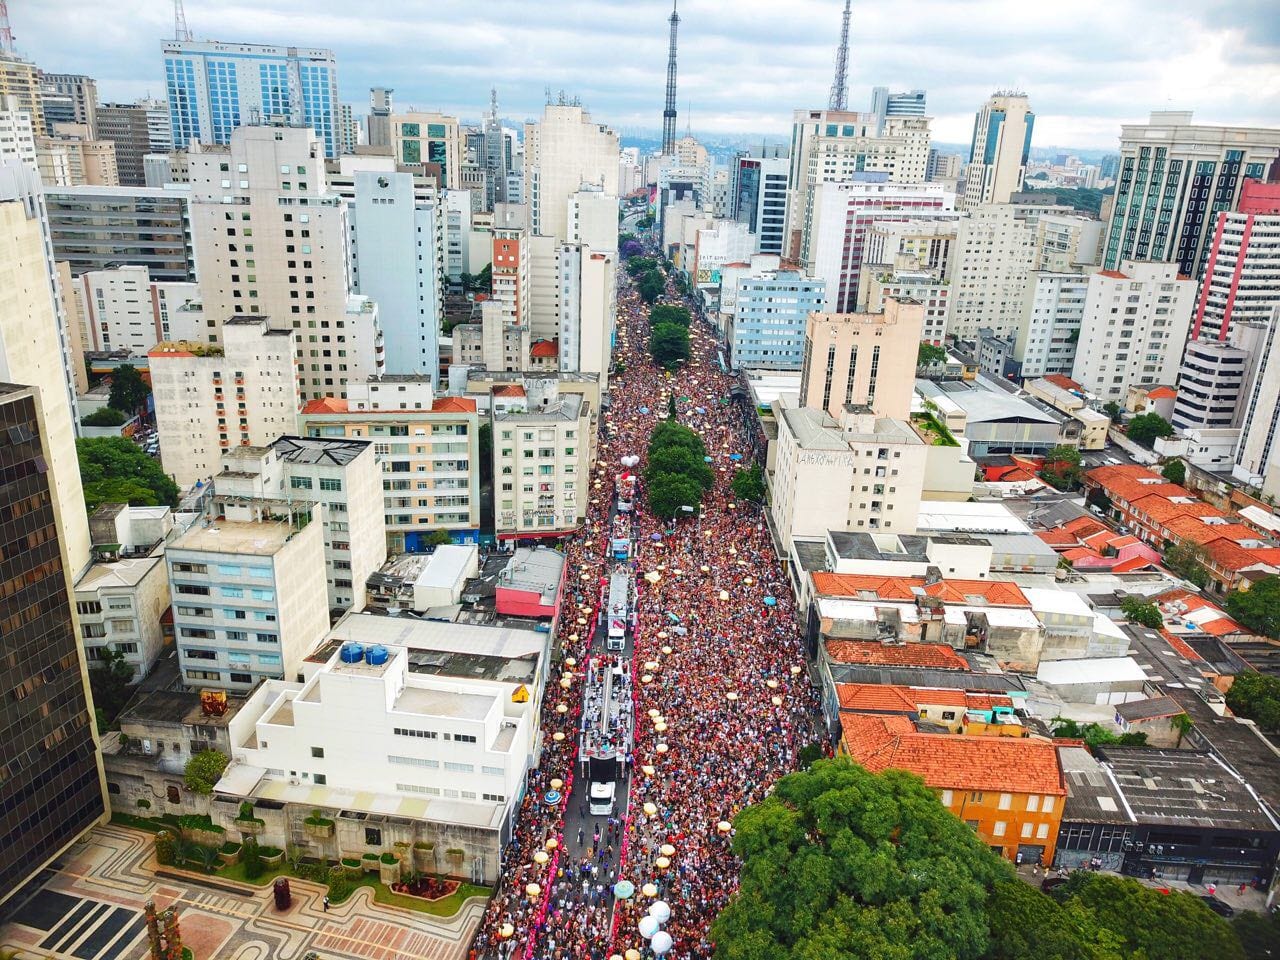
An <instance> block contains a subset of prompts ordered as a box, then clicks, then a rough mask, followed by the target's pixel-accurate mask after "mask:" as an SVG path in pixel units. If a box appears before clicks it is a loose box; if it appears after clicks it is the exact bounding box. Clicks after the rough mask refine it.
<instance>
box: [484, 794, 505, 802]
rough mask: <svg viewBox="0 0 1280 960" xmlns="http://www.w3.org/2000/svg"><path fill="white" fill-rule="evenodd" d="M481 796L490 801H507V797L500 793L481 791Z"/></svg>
mask: <svg viewBox="0 0 1280 960" xmlns="http://www.w3.org/2000/svg"><path fill="white" fill-rule="evenodd" d="M481 797H483V798H484V799H485V800H488V801H489V802H490V803H506V802H507V798H506V797H504V796H503V795H502V794H500V793H483V794H481Z"/></svg>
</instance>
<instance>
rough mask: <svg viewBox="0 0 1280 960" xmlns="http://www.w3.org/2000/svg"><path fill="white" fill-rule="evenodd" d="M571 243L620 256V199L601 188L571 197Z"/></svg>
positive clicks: (592, 188) (569, 236)
mask: <svg viewBox="0 0 1280 960" xmlns="http://www.w3.org/2000/svg"><path fill="white" fill-rule="evenodd" d="M568 204H569V209H568V217H567V223H568V231H569V235H568V237H566V239H567V240H569V241H572V242H574V243H585V244H587V245H588V246H589V247H591V249H592V250H596V251H599V252H600V253H617V252H618V198H617V197H616V196H613V195H612V194H608V193H605V192H604V191H602V190H600V189H599V188H598V187H590V188H588V187H583V188H582V189H581V190H578V191H576V192H575V193H572V194H570V196H569V200H568Z"/></svg>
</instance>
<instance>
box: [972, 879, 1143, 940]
mask: <svg viewBox="0 0 1280 960" xmlns="http://www.w3.org/2000/svg"><path fill="white" fill-rule="evenodd" d="M987 922H988V923H989V924H990V928H991V947H990V949H989V950H988V952H987V955H986V960H1121V957H1122V956H1123V954H1122V953H1121V952H1120V938H1119V937H1118V936H1116V935H1115V934H1114V933H1112V932H1111V931H1109V930H1104V929H1102V928H1100V927H1099V926H1098V925H1097V923H1095V922H1094V920H1093V917H1092V916H1091V915H1090V914H1089V912H1088V911H1087V910H1085V909H1083V908H1082V907H1080V906H1079V905H1078V904H1067V905H1066V906H1063V905H1062V904H1059V903H1058V902H1057V901H1056V900H1054V899H1053V898H1052V897H1047V896H1045V895H1044V894H1043V893H1041V892H1040V891H1039V890H1037V889H1036V888H1035V887H1033V886H1031V885H1030V884H1026V883H1023V882H1022V881H1021V880H1004V881H1001V882H999V883H997V884H996V886H995V889H993V890H992V891H991V898H990V899H989V900H988V902H987Z"/></svg>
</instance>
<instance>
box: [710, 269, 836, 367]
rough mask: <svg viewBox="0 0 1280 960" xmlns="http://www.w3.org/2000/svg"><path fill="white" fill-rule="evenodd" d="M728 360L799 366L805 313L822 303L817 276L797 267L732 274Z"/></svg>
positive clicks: (742, 364) (740, 364)
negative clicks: (796, 268) (732, 297)
mask: <svg viewBox="0 0 1280 960" xmlns="http://www.w3.org/2000/svg"><path fill="white" fill-rule="evenodd" d="M734 282H735V288H736V289H735V296H734V308H733V319H732V322H731V329H730V330H729V331H728V336H727V339H728V343H729V362H730V364H731V365H732V366H733V367H735V368H736V369H739V370H745V369H764V370H799V369H801V367H802V366H803V363H804V342H805V328H806V325H807V323H808V320H809V315H810V314H811V313H815V312H817V311H819V310H821V309H822V294H823V286H824V284H823V282H822V281H821V280H817V279H814V278H813V277H806V276H804V275H803V274H801V273H800V272H799V271H798V270H761V271H758V272H753V273H752V274H751V275H749V276H742V277H738V278H736V279H735V281H734Z"/></svg>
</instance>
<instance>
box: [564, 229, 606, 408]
mask: <svg viewBox="0 0 1280 960" xmlns="http://www.w3.org/2000/svg"><path fill="white" fill-rule="evenodd" d="M617 259H618V255H617V253H616V252H615V251H612V250H598V249H596V248H594V247H592V246H591V244H589V243H577V242H566V243H561V244H559V245H558V249H557V254H556V277H557V280H558V283H557V287H558V300H559V310H560V315H559V331H558V333H559V336H558V339H559V344H558V356H559V363H560V369H561V370H562V371H564V372H565V373H594V374H597V375H598V376H599V378H600V388H601V390H604V389H605V388H606V386H607V384H608V376H609V354H610V352H611V351H612V349H613V331H614V324H615V320H616V316H617V303H616V300H615V297H614V292H615V291H614V287H615V278H616V272H617Z"/></svg>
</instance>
